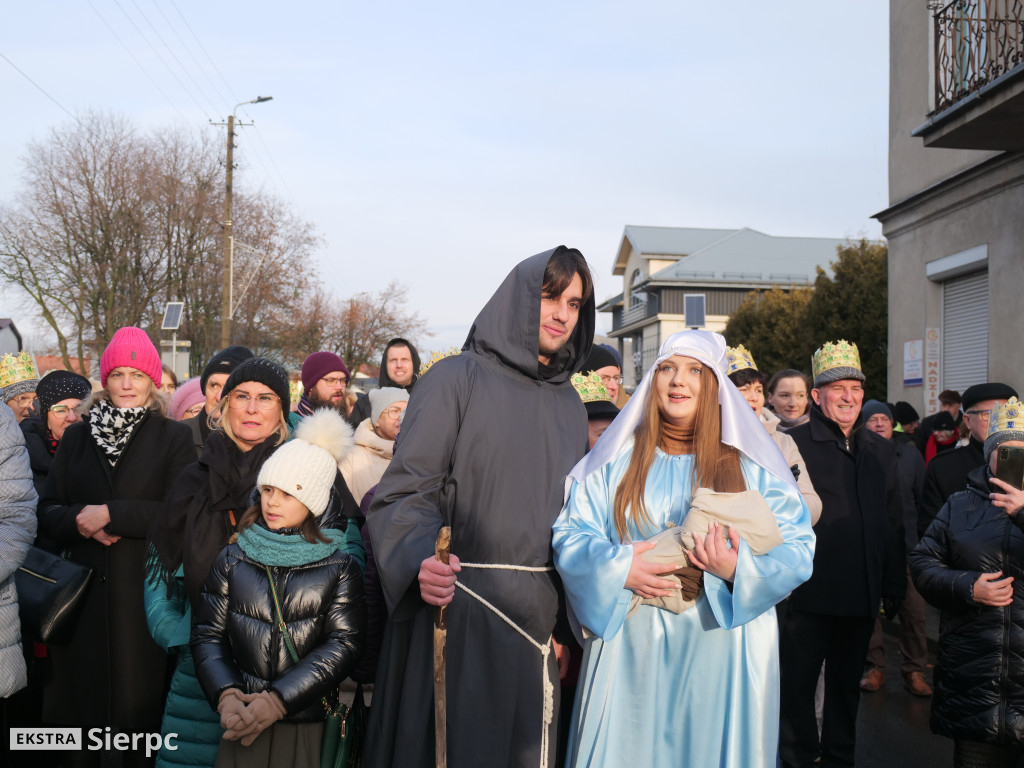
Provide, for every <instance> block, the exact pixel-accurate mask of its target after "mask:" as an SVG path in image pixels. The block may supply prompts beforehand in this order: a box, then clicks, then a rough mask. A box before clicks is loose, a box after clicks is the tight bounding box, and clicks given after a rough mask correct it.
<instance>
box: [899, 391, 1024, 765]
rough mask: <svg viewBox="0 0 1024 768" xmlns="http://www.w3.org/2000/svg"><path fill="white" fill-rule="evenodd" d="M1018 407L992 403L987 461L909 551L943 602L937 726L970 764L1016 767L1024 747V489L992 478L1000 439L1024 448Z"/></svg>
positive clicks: (926, 589)
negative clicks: (1012, 412) (1017, 427)
mask: <svg viewBox="0 0 1024 768" xmlns="http://www.w3.org/2000/svg"><path fill="white" fill-rule="evenodd" d="M1011 411H1017V412H1021V404H1020V403H1019V402H1017V400H1016V398H1014V399H1012V400H1011V401H1010V402H1008V403H1007V404H1006V405H1004V406H997V407H996V408H995V409H994V410H993V414H992V417H991V426H990V429H989V437H988V439H987V440H986V441H985V457H986V459H987V461H988V463H987V465H983V466H980V467H978V468H977V469H975V470H973V471H972V472H971V473H970V474H969V475H968V488H967V490H965V491H960V492H959V493H955V494H953V495H952V496H950V497H949V500H948V501H947V502H946V504H945V506H943V507H942V509H941V510H940V512H939V514H938V516H937V517H936V518H935V520H934V521H933V522H932V523H931V525H930V526H929V527H928V530H927V531H926V532H925V534H924V536H923V537H922V538H921V542H920V543H919V544H918V545H917V547H916V548H915V549H914V551H913V552H911V553H910V558H909V559H910V571H911V574H912V576H913V578H914V584H915V585H916V586H917V589H918V591H919V592H920V593H921V594H922V595H923V596H924V598H925V600H927V601H928V602H929V603H931V604H932V605H934V606H936V607H937V608H940V609H941V610H942V621H941V624H940V626H939V657H938V662H937V663H936V665H935V697H934V699H933V701H932V715H931V727H932V730H933V731H934V732H935V733H938V734H941V735H943V736H949V737H950V738H952V739H953V740H954V753H953V761H954V765H955V766H958V767H963V768H967V767H969V766H981V765H984V766H1003V765H1006V766H1013V765H1015V764H1016V761H1017V759H1018V758H1019V757H1020V756H1021V754H1022V752H1024V659H1022V657H1021V649H1022V648H1024V581H1022V580H1021V579H1022V577H1024V515H1022V514H1020V512H1021V509H1024V491H1021V490H1018V489H1017V488H1014V487H1012V486H1010V485H1008V484H1007V483H1004V482H1002V481H1001V480H999V479H997V478H995V477H993V473H994V471H995V468H996V460H997V450H996V449H997V448H998V447H999V446H1000V445H1004V446H1020V447H1024V431H1021V430H1019V429H1014V428H1013V427H1014V426H1015V425H1017V424H1019V416H1016V415H1014V416H1010V417H1009V418H1008V417H1007V413H1008V412H1011ZM1007 425H1009V427H1007Z"/></svg>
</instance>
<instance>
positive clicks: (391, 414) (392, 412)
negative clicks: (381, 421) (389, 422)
mask: <svg viewBox="0 0 1024 768" xmlns="http://www.w3.org/2000/svg"><path fill="white" fill-rule="evenodd" d="M404 410H405V408H402V407H401V406H398V405H392V406H391V407H390V408H388V409H387V410H386V411H384V415H385V416H387V417H388V418H390V419H397V418H398V415H399V414H400V413H402V412H403V411H404Z"/></svg>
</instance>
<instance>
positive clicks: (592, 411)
mask: <svg viewBox="0 0 1024 768" xmlns="http://www.w3.org/2000/svg"><path fill="white" fill-rule="evenodd" d="M583 407H584V408H586V409H587V421H595V420H596V419H614V418H615V417H616V416H618V415H619V409H618V408H616V407H615V403H613V402H612V401H611V400H591V401H590V402H589V403H584V404H583Z"/></svg>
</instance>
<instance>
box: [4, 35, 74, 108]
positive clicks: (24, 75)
mask: <svg viewBox="0 0 1024 768" xmlns="http://www.w3.org/2000/svg"><path fill="white" fill-rule="evenodd" d="M0 58H2V59H3V60H4V61H6V62H7V63H8V64H10V65H11V66H12V67H14V69H15V71H16V72H17V73H18V74H19V75H21V76H22V77H24V78H25V79H26V80H28V81H29V82H30V83H32V85H34V86H35V87H36V88H37V89H39V92H40V93H41V94H43V96H45V97H46V98H48V99H49V100H50V101H52V102H53V103H54V104H56V105H57V106H58V107H60V108H61V109H62V110H64V112H65V113H66V114H67V115H68V117H70V118H71V119H72V120H74V121H75V122H76V123H78V124H79V125H81V124H82V121H81V120H79V119H78V118H77V117H75V116H74V115H73V114H72V113H71V112H69V111H68V110H67V108H65V106H64V105H63V104H61V103H60V102H59V101H57V100H56V99H55V98H53V96H51V95H50V94H49V93H47V92H46V89H45V88H43V86H41V85H40V84H39V83H37V82H36V81H35V80H33V79H32V78H31V77H29V76H28V75H26V74H25V73H24V72H23V71H22V70H21V68H20V67H19V66H18V65H17V64H15V63H14V62H13V61H11V60H10V59H8V58H7V57H6V56H4V54H3V52H2V51H0Z"/></svg>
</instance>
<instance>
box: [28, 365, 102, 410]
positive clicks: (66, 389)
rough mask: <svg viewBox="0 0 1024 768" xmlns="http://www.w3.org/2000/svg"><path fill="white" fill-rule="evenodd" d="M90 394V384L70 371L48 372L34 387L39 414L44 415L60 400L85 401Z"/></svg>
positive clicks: (83, 377)
mask: <svg viewBox="0 0 1024 768" xmlns="http://www.w3.org/2000/svg"><path fill="white" fill-rule="evenodd" d="M90 394H92V384H90V383H89V380H88V379H87V378H85V376H81V375H79V374H77V373H73V372H72V371H50V372H49V373H48V374H46V375H45V376H43V378H41V379H40V380H39V384H38V385H37V386H36V398H37V399H38V400H39V412H40V413H41V414H45V413H46V412H47V411H48V410H50V408H51V407H52V406H54V405H56V404H57V403H59V402H60V401H61V400H70V399H72V398H74V399H76V400H85V398H87V397H88V396H89V395H90Z"/></svg>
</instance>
